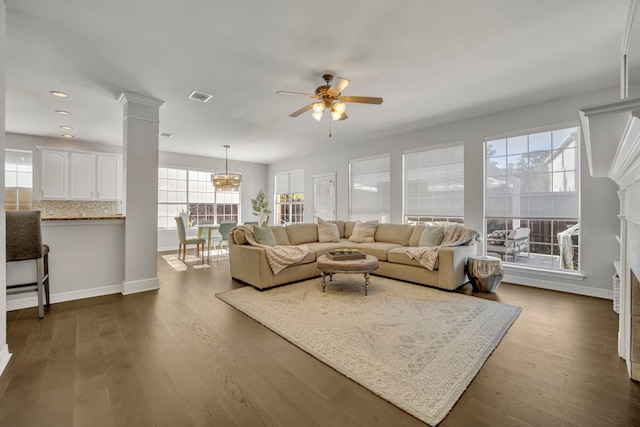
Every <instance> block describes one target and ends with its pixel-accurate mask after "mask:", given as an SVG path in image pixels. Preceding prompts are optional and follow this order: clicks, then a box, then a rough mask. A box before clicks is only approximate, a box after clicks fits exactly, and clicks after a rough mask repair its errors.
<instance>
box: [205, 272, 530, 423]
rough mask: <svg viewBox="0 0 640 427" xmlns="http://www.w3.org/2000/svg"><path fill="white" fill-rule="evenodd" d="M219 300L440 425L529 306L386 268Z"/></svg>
mask: <svg viewBox="0 0 640 427" xmlns="http://www.w3.org/2000/svg"><path fill="white" fill-rule="evenodd" d="M217 296H218V298H220V299H221V300H223V301H225V302H227V303H228V304H230V305H231V306H233V307H235V308H237V309H238V310H240V311H242V312H243V313H245V314H247V315H249V316H250V317H252V318H253V319H255V320H257V321H258V322H260V323H262V324H263V325H264V326H266V327H267V328H269V329H271V330H272V331H274V332H276V333H277V334H279V335H280V336H282V337H283V338H285V339H287V340H288V341H290V342H291V343H293V344H295V345H296V346H298V347H300V348H301V349H303V350H304V351H306V352H308V353H309V354H311V355H312V356H314V357H316V358H317V359H319V360H321V361H322V362H324V363H326V364H327V365H329V366H331V367H332V368H334V369H335V370H337V371H338V372H340V373H342V374H344V375H345V376H347V377H348V378H351V379H352V380H354V381H356V382H357V383H359V384H361V385H362V386H364V387H366V388H367V389H369V390H371V391H372V392H373V393H375V394H377V395H378V396H380V397H382V398H383V399H385V400H387V401H389V402H391V403H393V404H394V405H396V406H398V407H399V408H401V409H403V410H404V411H406V412H408V413H410V414H412V415H413V416H415V417H416V418H418V419H420V420H422V421H424V422H426V423H428V424H431V425H436V424H438V423H439V422H440V421H442V420H443V419H444V417H446V415H447V414H448V413H449V411H450V410H451V408H453V405H454V404H455V403H456V401H457V400H458V399H459V398H460V396H461V395H462V393H463V392H464V390H465V389H466V388H467V387H468V385H469V384H470V383H471V381H472V380H473V378H474V377H475V376H476V374H477V373H478V371H479V370H480V368H481V367H482V365H483V364H484V362H485V361H486V360H487V358H488V357H489V355H490V354H491V352H492V351H493V350H494V349H495V348H496V346H497V345H498V343H499V342H500V340H501V339H502V337H503V336H504V334H505V333H506V332H507V330H508V329H509V327H510V326H511V324H512V323H513V322H514V321H515V320H516V318H517V317H518V315H519V314H520V311H521V308H520V307H514V306H510V305H506V304H503V303H499V302H495V301H488V300H484V299H481V298H477V297H472V296H467V295H461V294H456V293H452V292H446V291H440V290H436V289H431V288H428V287H425V286H420V285H414V284H409V283H404V282H400V281H396V280H391V279H386V278H382V277H378V276H374V277H372V278H371V284H370V286H369V295H368V296H365V295H364V286H363V278H362V277H361V276H360V275H349V276H346V275H340V276H336V277H335V278H334V280H333V281H332V282H328V283H327V289H326V292H324V293H323V292H322V285H321V280H320V279H319V278H318V279H311V280H307V281H304V282H298V283H294V284H291V285H287V286H281V287H277V288H273V289H270V290H266V291H262V292H261V291H258V290H256V289H255V288H253V287H251V286H246V287H244V288H239V289H235V290H232V291H228V292H224V293H220V294H218V295H217Z"/></svg>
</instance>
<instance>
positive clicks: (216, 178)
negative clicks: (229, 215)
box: [211, 145, 242, 192]
mask: <svg viewBox="0 0 640 427" xmlns="http://www.w3.org/2000/svg"><path fill="white" fill-rule="evenodd" d="M223 147H224V149H225V155H224V159H225V167H224V173H213V174H211V182H213V186H214V187H215V189H216V191H225V192H234V191H238V190H239V189H240V181H241V179H242V176H241V175H240V174H238V173H229V159H228V154H229V145H223Z"/></svg>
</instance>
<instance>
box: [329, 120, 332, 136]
mask: <svg viewBox="0 0 640 427" xmlns="http://www.w3.org/2000/svg"><path fill="white" fill-rule="evenodd" d="M332 121H333V120H329V139H331V122H332Z"/></svg>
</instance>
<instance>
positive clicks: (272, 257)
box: [231, 225, 309, 274]
mask: <svg viewBox="0 0 640 427" xmlns="http://www.w3.org/2000/svg"><path fill="white" fill-rule="evenodd" d="M235 230H240V231H242V232H243V233H244V238H245V239H246V240H247V242H248V243H249V244H250V245H251V246H258V247H260V248H263V249H264V252H265V254H266V255H267V261H268V262H269V267H271V271H273V274H278V273H280V272H281V271H282V270H284V269H285V268H287V267H288V266H290V265H291V264H295V263H296V262H298V261H302V260H303V259H304V257H306V256H307V254H308V253H309V247H308V246H307V245H298V246H279V245H277V246H268V245H262V244H260V243H258V241H257V240H256V236H255V234H253V227H250V226H248V225H239V226H237V227H236V228H234V229H233V230H232V231H231V232H232V233H233V232H234V231H235Z"/></svg>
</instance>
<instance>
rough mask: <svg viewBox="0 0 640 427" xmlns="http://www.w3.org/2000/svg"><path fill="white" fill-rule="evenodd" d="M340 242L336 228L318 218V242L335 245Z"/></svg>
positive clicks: (334, 225)
mask: <svg viewBox="0 0 640 427" xmlns="http://www.w3.org/2000/svg"><path fill="white" fill-rule="evenodd" d="M339 241H340V231H339V230H338V226H337V225H336V224H333V223H331V222H327V221H325V220H324V219H322V218H318V242H321V243H326V242H332V243H337V242H339Z"/></svg>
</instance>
